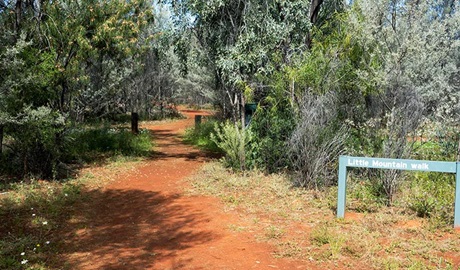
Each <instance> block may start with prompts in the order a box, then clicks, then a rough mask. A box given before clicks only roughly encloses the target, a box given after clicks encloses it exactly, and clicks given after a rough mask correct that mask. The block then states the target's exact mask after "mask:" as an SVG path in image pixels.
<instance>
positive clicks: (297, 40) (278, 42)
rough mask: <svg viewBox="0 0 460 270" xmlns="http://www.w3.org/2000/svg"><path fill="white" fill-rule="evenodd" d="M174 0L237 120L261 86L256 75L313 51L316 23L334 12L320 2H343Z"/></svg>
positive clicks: (226, 107) (226, 110)
mask: <svg viewBox="0 0 460 270" xmlns="http://www.w3.org/2000/svg"><path fill="white" fill-rule="evenodd" d="M171 2H172V6H173V7H174V8H175V10H176V11H177V12H178V14H179V15H180V17H181V18H185V20H186V22H187V23H188V24H187V23H186V26H189V28H188V29H190V31H191V32H192V33H193V34H194V35H195V36H196V38H197V39H198V41H199V43H200V45H201V46H202V47H203V48H204V49H205V51H206V52H207V56H208V61H209V63H211V65H212V67H213V69H214V77H215V83H216V86H215V88H216V89H217V96H220V97H221V98H222V100H221V106H222V108H223V110H224V113H229V114H230V115H231V116H232V117H233V120H234V121H236V120H237V119H238V118H239V117H240V116H241V117H242V118H244V116H243V114H242V113H241V112H242V111H244V110H243V106H244V103H245V101H246V99H248V98H249V97H250V96H252V95H251V94H252V93H253V92H254V91H256V90H258V88H260V89H259V90H261V89H262V88H261V87H258V86H259V83H258V80H257V77H258V76H267V75H269V74H272V73H273V72H274V71H275V70H279V69H280V68H281V67H282V66H283V65H284V64H286V63H289V62H290V61H291V59H292V57H293V55H296V54H299V53H300V52H303V51H306V50H308V47H309V43H310V40H311V35H310V32H311V28H312V22H313V23H317V22H318V21H319V20H318V18H319V17H321V18H324V16H323V14H326V13H327V12H331V13H332V12H333V11H331V10H329V11H322V12H320V10H321V5H322V4H324V2H328V3H329V2H337V3H339V2H341V1H311V2H310V1H305V0H296V1H278V0H270V1H254V0H238V1H229V0H216V1H202V0H187V1H171ZM339 6H340V5H337V7H339ZM310 10H312V11H311V12H310ZM191 21H192V22H191ZM190 22H191V23H190ZM190 24H191V25H190ZM179 48H180V49H181V50H183V46H180V47H179ZM245 93H246V94H245Z"/></svg>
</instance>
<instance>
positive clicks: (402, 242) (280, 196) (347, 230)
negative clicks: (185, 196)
mask: <svg viewBox="0 0 460 270" xmlns="http://www.w3.org/2000/svg"><path fill="white" fill-rule="evenodd" d="M360 175H361V177H360V178H354V177H353V175H352V176H351V178H350V179H349V182H350V184H349V187H348V192H347V205H348V206H347V210H349V211H352V212H355V213H356V214H355V215H356V217H355V218H352V217H348V216H347V215H346V218H345V219H336V218H335V205H336V203H337V188H336V187H331V188H327V189H324V190H319V191H318V190H306V189H303V188H298V187H295V186H294V185H293V184H292V181H291V180H290V178H289V176H288V175H284V174H272V175H266V174H264V173H261V172H258V171H246V172H244V173H238V172H233V171H232V170H228V169H226V168H224V167H223V166H222V165H221V164H219V163H217V162H214V163H209V164H207V165H205V167H204V168H203V169H202V171H200V172H198V173H197V174H196V175H195V176H193V177H192V178H191V179H190V182H191V184H192V189H191V190H190V191H189V192H190V194H191V195H193V194H207V195H212V196H216V197H219V198H220V199H221V200H222V201H223V202H224V203H225V210H226V211H236V212H237V213H238V214H239V216H241V217H242V219H243V220H246V221H250V220H252V222H249V225H248V222H245V223H244V224H232V226H233V227H235V228H244V230H243V231H244V232H252V233H253V234H254V237H255V238H256V239H258V240H259V241H266V242H269V243H271V244H273V245H274V246H276V247H277V250H276V251H275V252H274V255H275V256H276V257H291V258H295V259H301V260H305V261H308V262H310V263H311V264H313V265H316V266H317V267H322V268H325V269H326V268H337V267H339V268H341V269H353V268H358V269H364V268H366V269H453V267H454V266H455V264H454V261H458V260H459V259H460V257H458V256H457V255H452V254H457V252H458V251H460V249H459V248H458V247H459V246H460V238H459V237H458V236H457V235H456V234H455V233H454V232H453V230H452V222H453V219H452V215H453V208H450V207H451V205H452V204H451V200H452V195H449V196H450V197H449V196H446V194H447V192H448V189H449V187H450V185H451V184H452V181H451V180H452V179H450V178H449V177H445V176H433V175H427V174H415V175H412V177H407V179H406V182H405V184H407V186H404V190H400V192H399V194H398V197H397V203H396V202H395V204H394V206H392V207H387V206H386V204H385V199H384V195H383V194H382V191H381V189H379V188H378V187H376V186H374V185H373V183H372V182H371V181H369V179H364V178H363V177H362V176H363V175H364V174H360ZM433 177H438V179H437V180H438V181H432V180H434V179H433ZM439 177H440V178H439ZM428 183H435V184H434V185H432V184H428ZM440 183H443V184H440ZM442 185H444V188H441V186H442ZM416 187H417V188H420V190H417V189H416ZM449 192H451V193H453V190H450V191H449ZM409 195H410V196H409ZM419 195H420V196H419ZM414 196H418V197H414ZM430 196H434V197H433V198H434V200H435V201H436V203H434V204H435V206H434V207H432V208H430V209H431V210H430V212H429V213H430V215H429V216H427V215H425V218H421V217H419V216H422V215H420V214H419V213H418V212H420V211H421V210H416V207H418V206H417V205H416V203H420V204H423V202H422V201H423V200H428V201H429V202H427V204H430V203H431V201H430V200H431V199H429V198H430ZM441 205H442V207H440V206H441ZM447 213H448V214H447ZM439 219H441V220H446V221H447V220H448V222H439ZM440 232H442V236H440ZM345 262H346V263H345Z"/></svg>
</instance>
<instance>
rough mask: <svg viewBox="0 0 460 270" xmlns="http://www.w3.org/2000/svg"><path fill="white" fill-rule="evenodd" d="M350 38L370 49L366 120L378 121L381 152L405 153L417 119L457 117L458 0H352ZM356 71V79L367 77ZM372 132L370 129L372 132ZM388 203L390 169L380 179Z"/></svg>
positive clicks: (394, 182)
mask: <svg viewBox="0 0 460 270" xmlns="http://www.w3.org/2000/svg"><path fill="white" fill-rule="evenodd" d="M350 14H351V16H350V25H352V33H353V35H354V38H355V39H356V40H358V42H360V43H361V44H363V46H364V48H367V49H370V50H372V54H373V55H374V56H375V57H376V59H377V63H379V64H378V65H376V66H375V67H374V68H373V70H374V73H373V74H374V76H373V77H378V78H380V79H379V80H373V82H374V87H375V88H376V89H377V90H378V92H377V95H375V101H376V102H375V104H379V105H378V106H374V109H377V113H376V114H375V115H374V116H375V117H372V118H370V119H369V122H371V121H372V122H376V123H378V124H377V126H376V128H377V129H378V130H380V131H379V132H378V133H380V134H381V135H382V136H381V137H382V141H383V144H382V148H381V153H380V154H381V155H384V156H386V157H392V158H406V157H408V155H409V154H410V153H411V150H412V148H411V145H410V144H408V141H407V137H408V136H410V135H411V134H414V132H415V131H416V130H417V129H418V128H419V127H420V124H421V122H422V120H423V118H424V117H425V118H430V119H433V120H435V121H442V122H443V123H448V122H450V121H455V119H458V116H459V112H460V111H459V105H458V101H459V98H460V96H459V94H460V91H459V90H460V88H459V84H458V77H459V74H460V73H459V67H460V65H459V57H458V55H459V54H458V53H459V51H460V42H459V37H460V32H459V29H460V3H459V2H458V1H445V0H432V1H406V0H391V1H389V0H375V1H371V2H369V1H355V3H354V6H353V9H352V12H351V13H350ZM369 75H370V74H369V73H367V74H366V73H361V74H360V77H361V78H364V79H365V78H369V77H370V76H369ZM374 133H375V132H374ZM382 181H383V186H384V189H385V192H386V194H387V195H388V198H389V203H391V200H392V197H393V194H394V192H395V190H396V188H397V186H398V183H399V177H398V174H397V172H396V171H391V170H389V171H386V172H385V175H384V177H383V179H382Z"/></svg>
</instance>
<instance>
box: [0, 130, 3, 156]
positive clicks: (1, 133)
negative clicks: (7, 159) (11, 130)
mask: <svg viewBox="0 0 460 270" xmlns="http://www.w3.org/2000/svg"><path fill="white" fill-rule="evenodd" d="M2 148H3V125H0V155H1V154H2V153H3V151H2Z"/></svg>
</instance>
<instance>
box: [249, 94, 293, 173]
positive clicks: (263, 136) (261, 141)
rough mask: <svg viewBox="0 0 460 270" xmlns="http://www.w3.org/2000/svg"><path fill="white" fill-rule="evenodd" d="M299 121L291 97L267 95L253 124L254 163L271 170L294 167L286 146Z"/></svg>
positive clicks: (250, 160) (251, 165) (251, 126)
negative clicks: (290, 102) (276, 97)
mask: <svg viewBox="0 0 460 270" xmlns="http://www.w3.org/2000/svg"><path fill="white" fill-rule="evenodd" d="M295 125H296V123H295V116H294V109H293V108H292V106H291V105H289V102H288V101H287V100H281V99H278V100H275V99H272V98H270V97H268V98H266V100H264V102H262V105H261V106H259V107H258V108H257V111H256V113H255V114H254V116H253V118H252V121H251V124H250V126H249V128H250V130H251V132H252V134H253V135H252V137H253V139H252V141H251V145H252V149H253V150H252V152H251V153H250V156H249V159H248V161H247V162H248V164H249V165H250V167H257V168H260V169H264V170H267V171H268V172H270V173H272V172H276V171H279V170H283V169H285V168H288V167H290V163H289V159H288V158H287V151H286V148H287V141H288V140H289V138H290V136H291V134H292V131H293V129H294V127H295Z"/></svg>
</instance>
